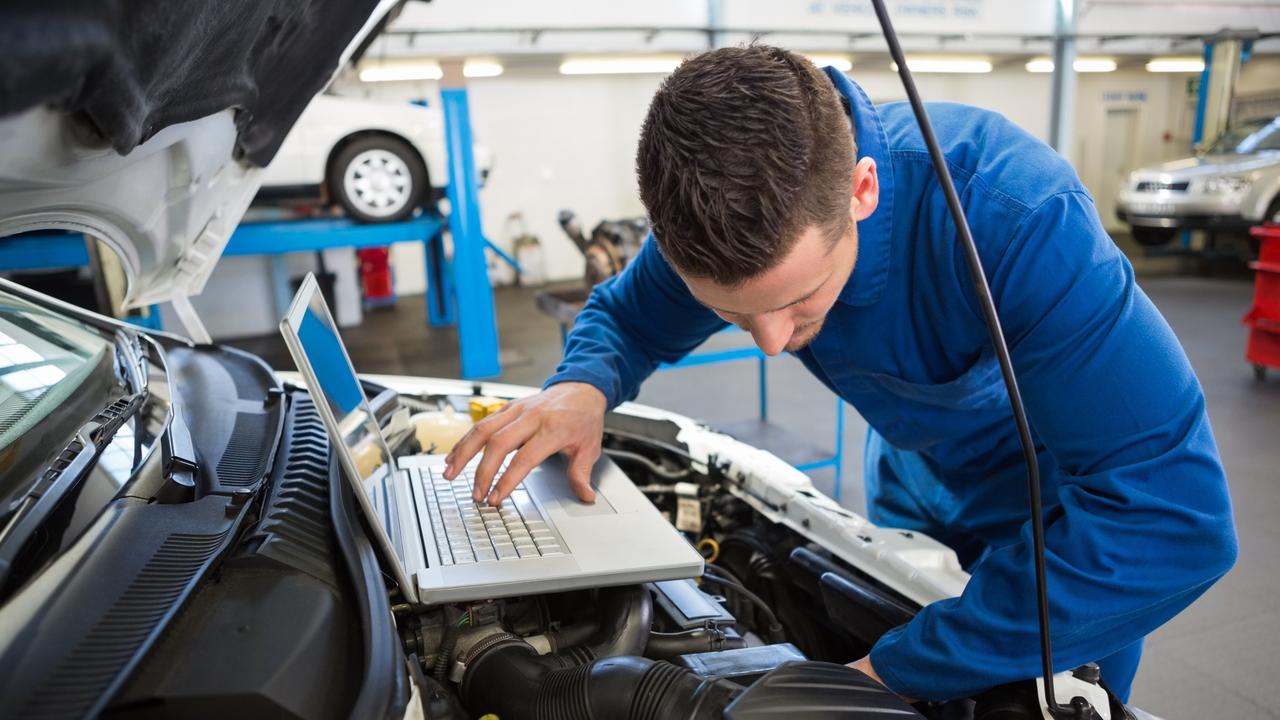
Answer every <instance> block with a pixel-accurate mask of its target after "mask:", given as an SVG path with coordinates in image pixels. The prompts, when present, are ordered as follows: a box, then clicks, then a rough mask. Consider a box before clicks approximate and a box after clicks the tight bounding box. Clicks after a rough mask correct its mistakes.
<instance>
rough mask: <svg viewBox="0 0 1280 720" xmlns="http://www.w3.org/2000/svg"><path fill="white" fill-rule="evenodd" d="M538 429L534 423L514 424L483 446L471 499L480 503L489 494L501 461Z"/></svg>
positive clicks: (496, 434)
mask: <svg viewBox="0 0 1280 720" xmlns="http://www.w3.org/2000/svg"><path fill="white" fill-rule="evenodd" d="M537 429H538V425H537V423H534V422H528V421H526V422H515V423H511V424H509V425H507V427H505V428H503V429H502V430H499V431H498V432H496V433H494V434H493V436H492V437H490V438H489V443H488V444H487V445H486V446H485V451H484V457H482V458H480V465H479V466H477V467H476V483H475V487H473V488H472V490H471V499H472V500H475V501H476V502H480V501H481V500H483V499H484V498H485V497H486V496H487V495H488V494H489V487H490V486H491V485H493V476H494V475H495V474H497V472H498V468H499V467H501V466H502V461H503V460H505V459H506V458H507V455H508V454H509V453H511V451H513V450H515V449H516V448H518V447H520V446H521V445H523V444H525V442H527V441H528V440H529V438H530V437H532V436H533V433H534V432H535V431H536V430H537Z"/></svg>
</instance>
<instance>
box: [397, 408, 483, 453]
mask: <svg viewBox="0 0 1280 720" xmlns="http://www.w3.org/2000/svg"><path fill="white" fill-rule="evenodd" d="M409 422H410V423H412V424H413V429H414V433H415V434H417V436H418V444H419V445H421V446H422V451H423V452H425V453H435V454H444V453H447V452H449V451H450V450H452V449H453V446H454V445H457V444H458V441H459V440H461V439H462V436H463V435H466V434H467V431H468V430H470V429H471V425H472V422H471V417H470V416H469V415H467V414H464V413H460V412H456V411H455V410H454V409H453V408H452V407H447V406H446V407H445V408H444V409H443V410H429V411H427V412H420V413H418V414H417V415H414V416H413V417H411V418H409Z"/></svg>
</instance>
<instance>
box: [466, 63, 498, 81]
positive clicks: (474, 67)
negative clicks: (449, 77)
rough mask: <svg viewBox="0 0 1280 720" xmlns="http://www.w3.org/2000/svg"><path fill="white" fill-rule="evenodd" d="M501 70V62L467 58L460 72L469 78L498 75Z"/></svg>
mask: <svg viewBox="0 0 1280 720" xmlns="http://www.w3.org/2000/svg"><path fill="white" fill-rule="evenodd" d="M502 70H503V67H502V63H499V62H497V61H496V60H468V61H467V62H466V64H465V65H463V66H462V74H463V75H465V76H467V77H469V78H488V77H498V76H499V75H501V74H502Z"/></svg>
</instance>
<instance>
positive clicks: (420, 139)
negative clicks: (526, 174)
mask: <svg viewBox="0 0 1280 720" xmlns="http://www.w3.org/2000/svg"><path fill="white" fill-rule="evenodd" d="M366 135H384V136H388V137H394V138H398V139H400V140H403V141H404V142H406V143H408V144H409V145H410V146H411V147H413V149H414V150H416V151H417V153H418V156H419V157H420V158H421V159H422V161H423V164H424V165H425V166H426V168H427V178H428V180H429V182H430V183H431V186H432V187H433V188H436V189H437V190H440V191H443V189H444V188H445V187H446V186H448V184H449V164H448V153H447V152H446V150H445V139H444V118H443V116H442V113H441V112H440V108H439V107H437V106H436V105H435V104H429V105H428V106H426V107H423V106H421V105H414V104H411V103H400V102H387V101H382V100H366V99H363V98H353V97H342V96H339V95H331V94H327V93H325V94H321V95H317V96H316V98H315V99H314V100H312V101H311V104H310V105H308V106H307V109H306V110H305V111H303V113H302V116H301V117H299V118H298V122H297V124H296V125H294V126H293V130H291V131H290V132H289V135H288V136H287V137H286V138H285V140H284V144H283V145H281V146H280V151H279V152H278V153H277V154H276V157H275V159H274V160H272V161H271V164H270V165H268V166H267V168H266V169H265V170H264V171H263V173H262V187H263V188H264V189H270V188H303V187H312V186H318V185H323V184H324V183H325V180H326V176H327V174H328V170H329V164H330V162H331V161H332V160H333V158H334V156H335V155H336V154H337V152H338V150H339V149H341V147H342V145H343V144H344V143H346V142H348V141H350V140H352V139H354V138H357V137H363V136H366ZM473 152H474V153H475V161H476V169H477V172H478V173H479V175H480V177H479V178H478V180H479V181H480V182H481V184H483V181H484V178H485V176H486V175H488V172H489V167H490V165H491V156H490V153H489V150H488V149H487V148H485V147H484V146H482V145H476V146H474V148H473Z"/></svg>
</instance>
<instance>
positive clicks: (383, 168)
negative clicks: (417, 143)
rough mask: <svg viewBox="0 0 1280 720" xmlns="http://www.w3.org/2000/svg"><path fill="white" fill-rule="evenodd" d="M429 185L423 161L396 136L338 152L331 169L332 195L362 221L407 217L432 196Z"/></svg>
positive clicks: (360, 141) (354, 144)
mask: <svg viewBox="0 0 1280 720" xmlns="http://www.w3.org/2000/svg"><path fill="white" fill-rule="evenodd" d="M429 186H430V183H429V182H428V179H427V168H426V167H425V166H424V165H423V164H422V158H421V157H419V156H418V153H417V151H415V150H414V149H413V147H411V146H410V145H409V144H408V143H406V142H404V141H403V140H400V139H398V138H393V137H386V136H383V135H375V136H369V137H363V138H359V139H357V140H355V141H353V142H350V143H348V144H347V145H346V146H345V147H343V148H342V149H341V150H339V151H338V154H337V155H336V156H335V157H334V159H333V162H332V163H331V164H330V166H329V192H330V193H332V196H333V197H334V199H336V200H337V201H338V204H339V205H341V206H342V208H343V209H344V210H346V211H347V215H349V216H351V217H352V218H354V219H355V220H358V221H360V222H365V223H385V222H398V221H400V220H404V219H405V218H408V217H409V216H410V215H412V214H413V211H414V210H416V209H417V208H418V207H419V206H420V205H421V204H422V201H423V200H424V199H425V198H426V197H428V195H427V191H428V188H429Z"/></svg>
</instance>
